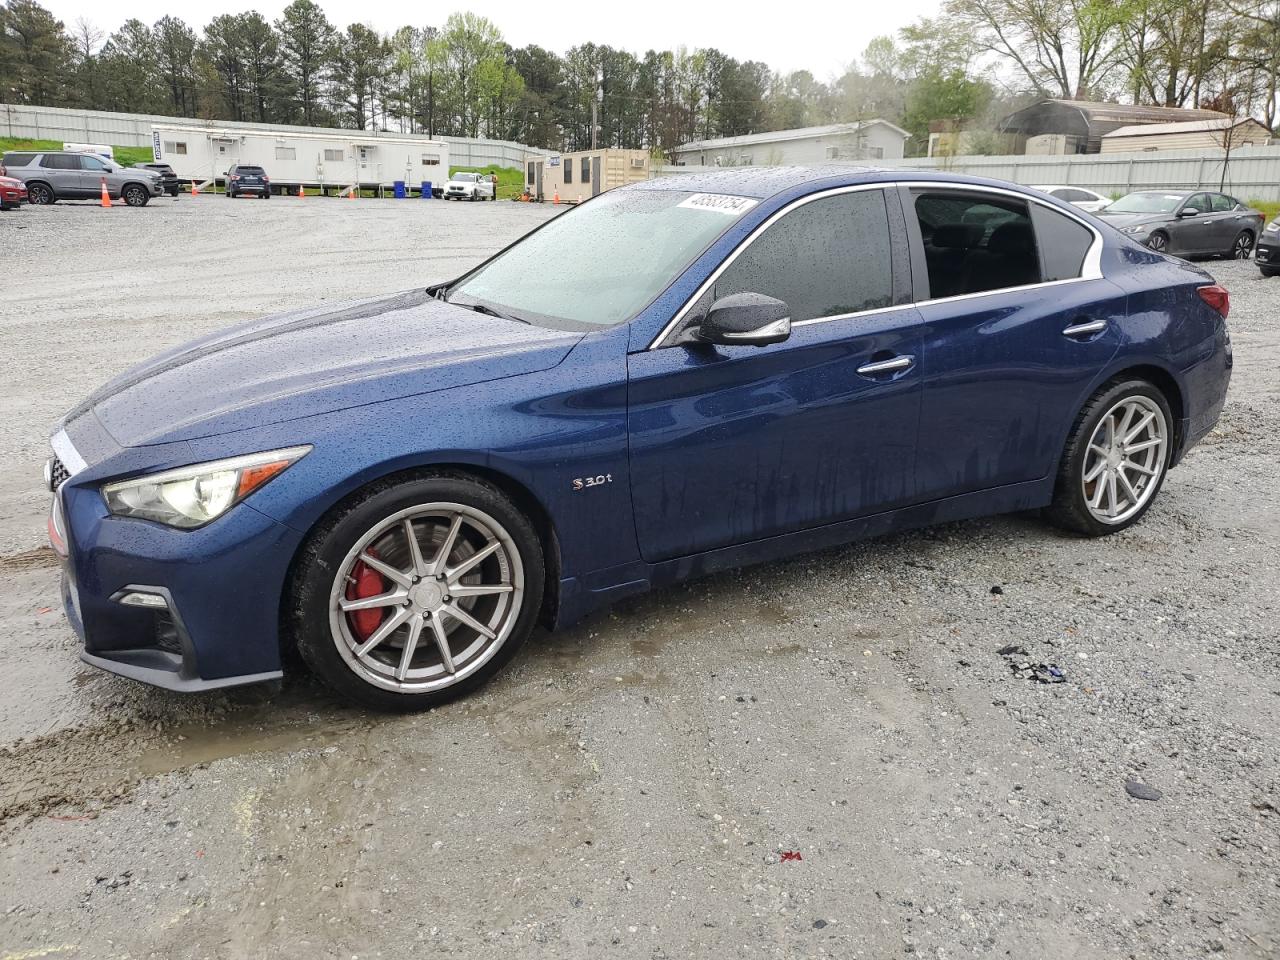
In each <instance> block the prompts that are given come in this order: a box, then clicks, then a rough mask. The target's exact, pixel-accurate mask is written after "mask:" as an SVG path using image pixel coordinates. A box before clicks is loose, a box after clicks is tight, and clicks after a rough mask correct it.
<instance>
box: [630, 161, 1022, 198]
mask: <svg viewBox="0 0 1280 960" xmlns="http://www.w3.org/2000/svg"><path fill="white" fill-rule="evenodd" d="M901 182H912V183H916V182H924V183H937V184H939V185H945V184H948V183H955V184H963V185H967V186H977V187H995V188H998V189H1001V190H1010V189H1012V190H1019V191H1023V192H1026V193H1035V192H1038V191H1037V188H1035V187H1026V186H1022V185H1021V184H1016V183H1009V182H1007V181H1003V180H991V179H987V178H984V177H970V176H966V175H963V174H955V173H948V172H937V171H933V170H911V169H905V168H903V169H888V168H884V167H870V166H855V165H852V164H835V163H833V164H821V165H818V166H811V167H726V168H725V169H723V170H715V171H707V172H699V173H687V174H686V173H674V174H668V175H666V176H661V177H657V178H655V179H653V180H643V181H641V182H639V183H633V184H630V185H628V186H626V187H619V188H618V189H621V190H679V191H684V192H687V193H721V194H731V195H734V196H740V197H751V198H753V199H757V200H766V199H768V198H770V197H773V196H776V195H778V194H780V193H788V192H791V191H794V190H796V189H797V188H804V187H811V188H812V189H814V190H819V189H829V188H831V187H841V186H852V185H856V184H864V183H867V184H871V183H886V184H888V183H901Z"/></svg>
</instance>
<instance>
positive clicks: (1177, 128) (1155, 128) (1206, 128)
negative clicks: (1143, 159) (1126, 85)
mask: <svg viewBox="0 0 1280 960" xmlns="http://www.w3.org/2000/svg"><path fill="white" fill-rule="evenodd" d="M1246 123H1258V121H1256V120H1254V119H1253V118H1252V117H1244V118H1243V119H1240V120H1233V119H1232V118H1231V117H1212V118H1210V119H1208V120H1184V121H1181V122H1179V123H1139V124H1134V125H1131V126H1127V127H1119V128H1118V129H1115V130H1112V131H1111V132H1110V133H1105V134H1103V136H1104V137H1158V136H1163V135H1165V134H1169V133H1207V132H1210V131H1214V130H1226V129H1229V128H1230V129H1234V128H1235V127H1242V126H1244V125H1245V124H1246ZM1258 126H1260V127H1261V126H1263V124H1261V123H1258Z"/></svg>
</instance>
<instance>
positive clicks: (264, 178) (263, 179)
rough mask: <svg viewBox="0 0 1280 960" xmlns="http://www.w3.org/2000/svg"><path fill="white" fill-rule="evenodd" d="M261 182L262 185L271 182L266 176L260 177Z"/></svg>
mask: <svg viewBox="0 0 1280 960" xmlns="http://www.w3.org/2000/svg"><path fill="white" fill-rule="evenodd" d="M262 182H263V183H270V182H271V178H270V177H268V176H266V175H263V177H262Z"/></svg>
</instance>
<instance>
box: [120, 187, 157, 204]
mask: <svg viewBox="0 0 1280 960" xmlns="http://www.w3.org/2000/svg"><path fill="white" fill-rule="evenodd" d="M150 199H151V195H150V194H149V193H147V190H146V188H145V187H140V186H138V185H137V184H136V183H131V184H129V185H128V186H127V187H125V188H124V202H125V203H127V204H128V205H129V206H131V207H145V206H146V205H147V201H149V200H150Z"/></svg>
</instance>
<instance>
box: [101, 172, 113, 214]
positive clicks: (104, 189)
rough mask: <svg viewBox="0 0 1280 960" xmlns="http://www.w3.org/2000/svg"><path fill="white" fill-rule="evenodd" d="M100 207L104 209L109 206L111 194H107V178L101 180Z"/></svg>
mask: <svg viewBox="0 0 1280 960" xmlns="http://www.w3.org/2000/svg"><path fill="white" fill-rule="evenodd" d="M102 205H103V206H104V207H109V206H111V194H109V193H108V192H107V178H106V177H103V178H102Z"/></svg>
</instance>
